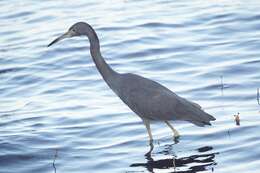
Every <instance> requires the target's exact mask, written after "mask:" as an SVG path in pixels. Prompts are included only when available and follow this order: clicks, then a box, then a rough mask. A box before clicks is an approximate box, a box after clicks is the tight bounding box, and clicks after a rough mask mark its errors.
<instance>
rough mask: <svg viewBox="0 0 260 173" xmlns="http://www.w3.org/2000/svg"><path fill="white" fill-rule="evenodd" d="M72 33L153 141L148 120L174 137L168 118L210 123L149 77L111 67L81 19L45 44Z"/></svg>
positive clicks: (199, 111)
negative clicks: (163, 126)
mask: <svg viewBox="0 0 260 173" xmlns="http://www.w3.org/2000/svg"><path fill="white" fill-rule="evenodd" d="M76 36H87V37H88V39H89V42H90V54H91V56H92V59H93V61H94V62H95V64H96V67H97V69H98V71H99V72H100V74H101V75H102V77H103V79H104V80H105V81H106V83H107V84H108V86H109V87H110V88H111V89H112V90H113V91H114V92H115V94H116V95H117V96H118V97H119V98H120V99H121V100H122V101H123V102H124V103H125V104H126V105H128V107H129V108H130V109H132V111H134V112H135V113H136V114H137V115H138V116H139V117H140V118H141V119H142V120H143V123H144V125H145V127H146V129H147V132H148V135H149V139H150V142H152V141H153V137H152V133H151V129H150V122H151V121H163V122H165V123H166V124H167V125H168V126H169V127H170V128H171V130H172V131H173V133H174V137H178V136H179V133H178V131H177V130H175V128H174V127H173V126H172V125H171V124H170V123H169V121H171V120H173V121H176V120H181V121H188V122H190V123H193V124H195V125H197V126H201V127H202V126H204V125H211V124H210V121H214V120H216V119H215V118H214V117H213V116H211V115H209V114H208V113H206V112H204V111H203V110H202V109H201V107H200V105H198V104H196V103H194V102H191V101H188V100H186V99H184V98H182V97H180V96H178V95H176V94H175V93H174V92H172V91H171V90H169V89H168V88H166V87H164V86H163V85H161V84H159V83H157V82H155V81H153V80H150V79H147V78H144V77H142V76H139V75H136V74H132V73H124V74H121V73H118V72H116V71H114V70H113V69H112V68H111V67H110V66H109V65H108V64H107V63H106V61H105V60H104V58H103V57H102V55H101V52H100V44H99V39H98V37H97V34H96V32H95V30H94V29H93V28H92V27H91V26H90V25H89V24H87V23H85V22H78V23H76V24H74V25H72V26H71V27H70V28H69V30H68V31H67V32H66V33H65V34H63V35H61V36H60V37H58V38H56V39H55V40H54V41H52V42H51V43H50V44H49V45H48V47H49V46H51V45H52V44H54V43H56V42H58V41H60V40H62V39H64V38H70V37H76Z"/></svg>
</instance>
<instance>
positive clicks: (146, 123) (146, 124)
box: [143, 118, 153, 144]
mask: <svg viewBox="0 0 260 173" xmlns="http://www.w3.org/2000/svg"><path fill="white" fill-rule="evenodd" d="M143 122H144V125H145V127H146V130H147V132H148V135H149V139H150V144H152V143H153V136H152V132H151V128H150V121H149V120H148V119H144V118H143Z"/></svg>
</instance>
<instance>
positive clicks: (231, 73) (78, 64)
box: [0, 0, 260, 173]
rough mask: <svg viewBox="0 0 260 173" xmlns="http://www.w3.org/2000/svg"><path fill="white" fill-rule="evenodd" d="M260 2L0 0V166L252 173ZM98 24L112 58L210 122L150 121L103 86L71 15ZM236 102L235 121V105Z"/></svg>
mask: <svg viewBox="0 0 260 173" xmlns="http://www.w3.org/2000/svg"><path fill="white" fill-rule="evenodd" d="M259 8H260V2H258V1H255V0H247V1H242V0H212V1H205V0H194V1H188V0H177V1H166V0H158V1H148V0H146V1H145V0H142V1H131V0H113V1H111V0H109V1H105V2H103V1H99V0H98V1H96V0H91V1H83V0H78V1H70V2H69V1H61V0H56V1H50V0H49V1H33V0H27V1H19V0H13V1H0V21H1V22H0V37H1V39H0V45H1V46H0V64H1V66H0V173H35V172H37V173H47V172H48V173H49V172H57V173H71V172H73V173H83V172H84V173H86V172H88V173H89V172H90V173H92V172H93V173H96V172H97V173H104V172H113V173H121V172H125V173H133V172H163V173H164V172H174V171H175V172H187V173H193V172H217V173H230V172H243V173H248V172H257V171H259V169H260V166H259V165H260V149H259V145H260V134H259V130H260V112H259V111H260V106H259V105H258V103H257V99H256V96H257V93H256V91H257V88H259V87H260V75H259V74H260V68H259V67H260V11H259ZM78 21H85V22H88V23H90V24H91V25H92V26H93V27H94V28H95V30H96V32H97V34H98V36H99V38H100V42H101V47H102V54H103V56H104V57H105V59H106V60H107V62H108V63H109V64H110V65H111V66H112V67H113V68H114V69H115V70H117V71H119V72H134V73H137V74H140V75H143V76H145V77H148V78H151V79H153V80H155V81H158V82H160V83H162V84H163V85H165V86H167V87H168V88H169V89H171V90H173V91H174V92H176V93H177V94H179V95H180V96H183V97H185V98H187V99H190V100H192V101H195V102H197V103H199V104H200V105H201V106H202V107H203V109H204V110H205V111H207V112H208V113H210V114H212V115H214V116H215V117H216V118H217V121H215V122H214V123H213V126H210V127H204V128H200V127H196V126H194V125H192V124H189V123H173V124H174V126H175V127H176V129H178V131H179V132H180V134H181V135H182V136H181V137H180V138H179V140H177V141H174V140H173V138H172V133H171V131H170V129H169V128H168V127H167V126H166V125H165V124H163V123H155V124H153V125H152V131H153V134H154V138H155V141H154V148H153V150H152V151H151V152H150V153H148V152H149V151H150V146H149V143H148V137H147V132H146V129H145V127H144V125H143V124H142V122H141V120H140V119H139V118H138V117H137V116H136V115H135V114H134V113H133V112H132V111H131V110H130V109H129V108H128V107H127V106H125V105H124V104H123V103H122V102H121V100H120V99H119V98H117V97H116V95H115V94H114V93H113V92H112V91H111V90H110V89H109V88H108V86H107V85H106V84H105V82H104V81H103V80H102V78H101V76H100V74H99V73H98V71H97V70H96V67H95V65H94V63H93V62H92V59H91V57H90V55H89V43H88V41H87V39H85V38H74V39H68V40H66V41H63V42H61V43H58V44H57V45H54V46H53V47H50V48H47V45H48V44H49V43H50V42H51V41H52V40H53V39H54V38H55V37H57V36H59V35H60V34H62V33H64V32H65V31H66V30H67V29H68V28H69V27H70V26H71V25H72V24H73V23H75V22H78ZM237 113H240V126H237V125H236V123H235V122H234V117H233V115H235V114H237Z"/></svg>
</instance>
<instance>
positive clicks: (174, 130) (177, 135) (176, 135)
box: [165, 121, 180, 138]
mask: <svg viewBox="0 0 260 173" xmlns="http://www.w3.org/2000/svg"><path fill="white" fill-rule="evenodd" d="M165 123H166V124H167V125H168V126H169V127H170V128H171V129H172V131H173V133H174V137H175V138H177V137H179V136H180V134H179V132H178V131H177V130H176V129H175V128H173V126H172V125H171V124H170V123H169V121H165Z"/></svg>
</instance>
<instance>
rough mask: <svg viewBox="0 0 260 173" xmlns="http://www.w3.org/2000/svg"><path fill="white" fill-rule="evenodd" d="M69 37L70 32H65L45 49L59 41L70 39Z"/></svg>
mask: <svg viewBox="0 0 260 173" xmlns="http://www.w3.org/2000/svg"><path fill="white" fill-rule="evenodd" d="M70 37H71V33H70V32H66V33H65V34H63V35H61V36H60V37H58V38H56V39H55V40H53V41H52V42H51V43H50V44H48V46H47V47H50V46H51V45H53V44H55V43H57V42H58V41H60V40H63V39H65V38H70Z"/></svg>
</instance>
